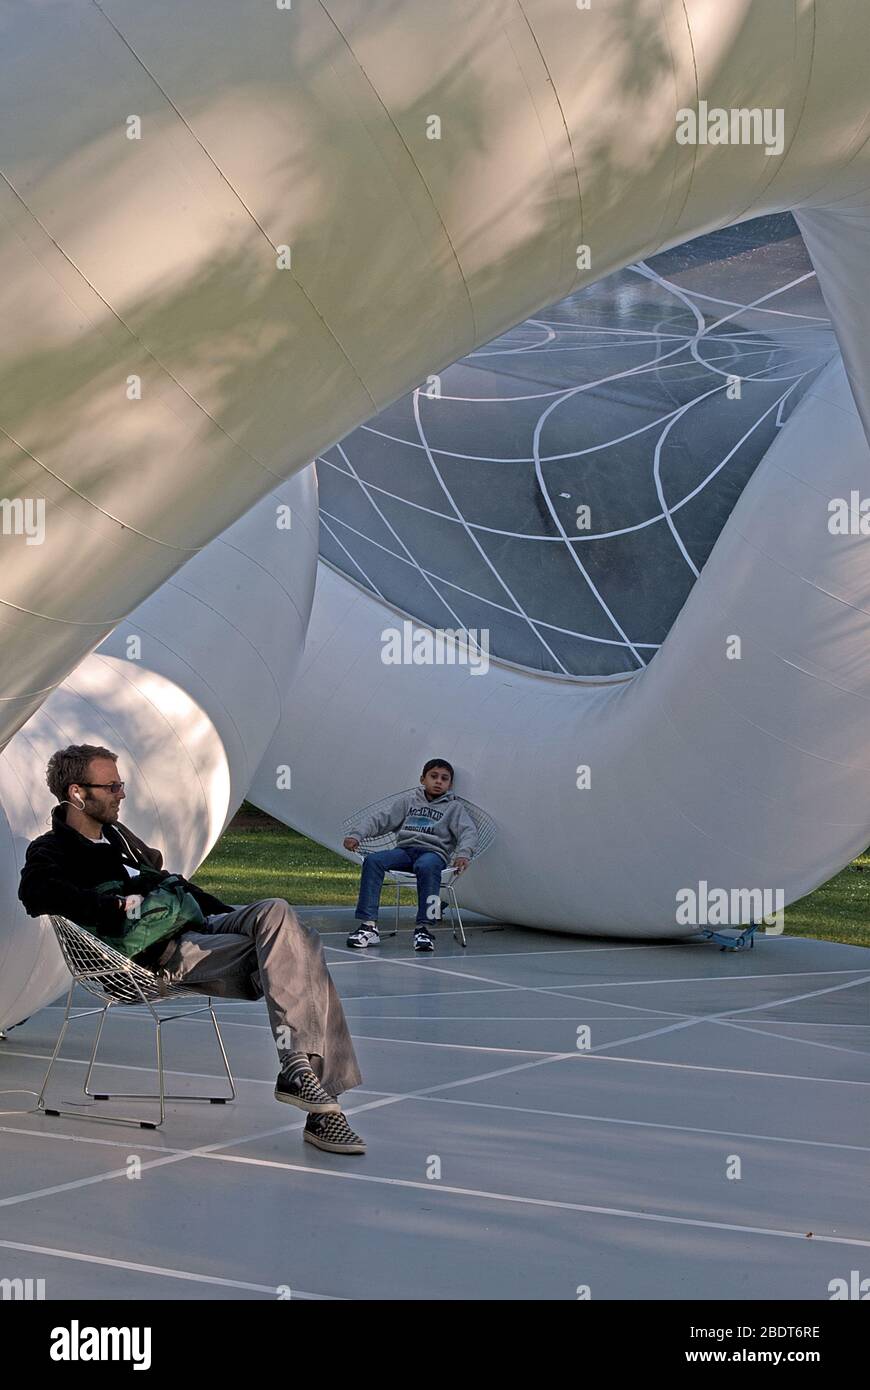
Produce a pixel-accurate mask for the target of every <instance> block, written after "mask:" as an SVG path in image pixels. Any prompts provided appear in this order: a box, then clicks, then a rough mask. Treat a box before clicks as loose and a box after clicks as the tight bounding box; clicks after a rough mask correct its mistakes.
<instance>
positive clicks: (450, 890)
mask: <svg viewBox="0 0 870 1390" xmlns="http://www.w3.org/2000/svg"><path fill="white" fill-rule="evenodd" d="M447 895H448V897H449V899H450V920H451V925H452V927H453V940H454V941H455V940H456V939H457V938H456V924H457V923H458V924H459V941H460V943H461V944H462V945H463V946H467V945H468V942H467V941H466V939H465V927H464V926H463V925H462V913H461V912H460V911H459V903H458V902H457V900H456V889H455V888H454V887H453V884H452V883H448V885H447Z"/></svg>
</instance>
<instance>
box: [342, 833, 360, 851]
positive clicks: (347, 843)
mask: <svg viewBox="0 0 870 1390" xmlns="http://www.w3.org/2000/svg"><path fill="white" fill-rule="evenodd" d="M343 844H344V847H345V849H350V850H357V849H359V840H358V839H357V838H356V836H355V835H346V836H345V838H344V841H343Z"/></svg>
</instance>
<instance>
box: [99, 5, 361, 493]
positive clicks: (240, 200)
mask: <svg viewBox="0 0 870 1390" xmlns="http://www.w3.org/2000/svg"><path fill="white" fill-rule="evenodd" d="M91 4H92V5H93V6H94V8H95V9H96V10H97V11H98V12H99V13H100V14H101V15H102V16H103V19H104V20H105V21H106V23H107V24H108V25H109V27H110V28H111V29H113V30H114V32H115V33H116V34H117V36H118V38H119V39H120V40H121V42H122V43H123V44H124V46H125V48H127V49H128V50H129V52H130V54H131V55H132V56H133V58H135V60H136V62H137V63H138V64H139V66H140V67H141V69H142V71H143V72H145V73H147V75H148V77H149V78H150V79H151V81H152V82H153V83H154V86H155V87H156V88H157V90H158V91H159V92H160V94H161V95H162V96H163V97H164V98H165V100H166V101H167V102H168V103H169V105H170V106H171V107H172V109H173V111H174V112H175V114H176V116H177V117H178V119H179V120H180V121H181V123H182V125H183V126H184V128H185V130H187V131H188V133H189V134H190V136H191V139H193V140H194V141H195V142H196V144H197V145H198V146H199V148H200V149H201V150H202V152H203V154H204V155H205V157H206V159H207V160H208V161H209V163H210V164H211V165H212V167H213V168H214V169H215V170H216V171H217V173H218V174H219V176H220V177H221V179H223V181H224V183H225V184H226V186H227V188H228V189H229V190H230V192H231V193H232V195H233V197H234V198H235V199H236V200H237V202H238V203H239V204H240V206H241V207H243V208H244V210H245V212H246V213H247V214H248V216H249V217H250V219H251V221H252V222H253V224H254V226H255V227H256V228H257V229H258V231H260V232H261V233H262V235H263V237H264V238H265V240H266V241H267V242H268V243H269V245H270V246H271V248H272V250H273V251H275V252H277V250H278V248H277V246H276V245H275V243H274V242H273V240H272V238H271V237H270V236H269V233H268V232H267V231H266V229H265V227H264V226H263V224H262V223H261V222H260V221H258V219H257V217H256V216H255V214H254V213H253V212H252V210H251V209H250V208H249V207H248V205H247V203H246V202H245V200H244V198H243V197H242V195H241V193H239V191H238V189H237V188H235V187H234V185H233V184H232V183H231V182H230V180H229V179H228V178H227V176H226V174H225V173H224V171H223V169H222V168H221V167H220V165H219V164H218V162H217V160H216V159H215V158H214V157H213V155H211V154H210V153H209V151H208V149H207V148H206V146H205V145H204V144H203V143H202V141H201V140H200V138H199V136H198V135H197V134H196V132H195V130H193V128H192V127H191V125H190V124H189V123H188V121H187V120H186V119H185V117H184V115H183V114H182V112H181V111H180V110H179V108H178V107H177V106H176V104H175V102H174V101H173V100H172V97H171V96H170V95H169V93H168V92H167V91H166V89H165V88H164V87H161V85H160V83H159V82H158V81H157V78H156V77H155V76H154V73H153V72H152V71H151V69H150V68H149V67H148V65H147V63H145V62H143V60H142V59H141V58H140V57H139V54H138V53H137V52H136V50H135V48H134V47H133V45H132V44H131V43H130V41H129V39H127V38H126V37H125V36H124V34H122V32H121V30H120V29H119V28H118V26H117V24H115V23H114V22H113V20H111V19H110V18H109V16H108V15H107V14H106V12H105V10H104V9H103V8H102V6H101V5H100V4H99V3H98V0H91ZM288 269H290V275H291V277H292V280H293V283H294V285H296V287H297V288H298V290H299V293H300V294H301V295H302V296H303V298H304V299H305V302H306V303H307V304H308V305H309V307H310V308H311V309H312V310H313V312H314V313H315V314H316V315H317V318H318V319H319V320H320V322H321V324H322V325H323V327H324V328H325V330H326V332H327V333H328V334H329V336H330V338H331V339H332V341H333V342H334V343H335V345H336V347H337V348H338V350H339V352H340V353H341V355H342V357H343V358H344V360H345V362H346V363H347V364H348V366H349V367H350V369H351V371H352V372H353V375H354V377H355V378H356V380H357V382H358V383H359V385H360V386H361V387H362V389H363V391H365V393H366V395H367V396H368V398H369V400H370V401H371V403H372V406H373V408H374V409H375V410H377V409H378V403H377V401H376V400H375V398H374V396H373V395H372V393H371V391H370V390H369V388H368V387H367V386H366V384H365V382H364V381H363V379H362V377H361V376H360V374H359V371H358V370H357V367H356V364H355V363H354V362H353V360H352V358H351V357H350V356H349V355H348V352H347V350H346V349H345V347H344V345H343V344H342V342H341V340H340V339H339V337H338V335H337V334H336V333H335V331H334V330H333V329H332V328H331V327H330V326H329V324H328V323H327V321H326V319H325V318H324V317H323V314H322V313H321V312H320V310H319V309H318V307H317V305H316V304H315V303H314V301H313V300H312V299H311V298H309V296H308V294H307V292H306V290H305V287H304V286H303V285H302V284H301V283H300V281H299V280H298V279H297V278H296V276H295V275H294V274H293V270H292V268H290V267H288ZM269 471H271V470H269Z"/></svg>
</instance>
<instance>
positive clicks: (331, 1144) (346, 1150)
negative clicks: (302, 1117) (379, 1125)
mask: <svg viewBox="0 0 870 1390" xmlns="http://www.w3.org/2000/svg"><path fill="white" fill-rule="evenodd" d="M302 1138H303V1139H304V1140H305V1142H306V1143H307V1144H314V1146H315V1147H316V1148H318V1149H325V1150H326V1152H327V1153H331V1154H364V1153H365V1151H366V1145H365V1140H364V1139H361V1138H360V1137H359V1135H358V1134H354V1132H353V1130H352V1129H351V1127H350V1125H349V1124H348V1122H347V1120H346V1119H345V1117H344V1115H342V1113H341V1111H340V1110H339V1112H338V1114H337V1115H309V1116H308V1119H307V1120H306V1122H305V1128H304V1130H303V1131H302Z"/></svg>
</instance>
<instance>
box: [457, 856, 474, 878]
mask: <svg viewBox="0 0 870 1390" xmlns="http://www.w3.org/2000/svg"><path fill="white" fill-rule="evenodd" d="M470 863H471V860H470V859H465V858H464V857H463V856H460V857H459V858H458V859H454V861H453V867H454V869H455V870H456V872H457V874H464V873H465V870H466V869H467V868H468V866H469V864H470Z"/></svg>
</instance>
